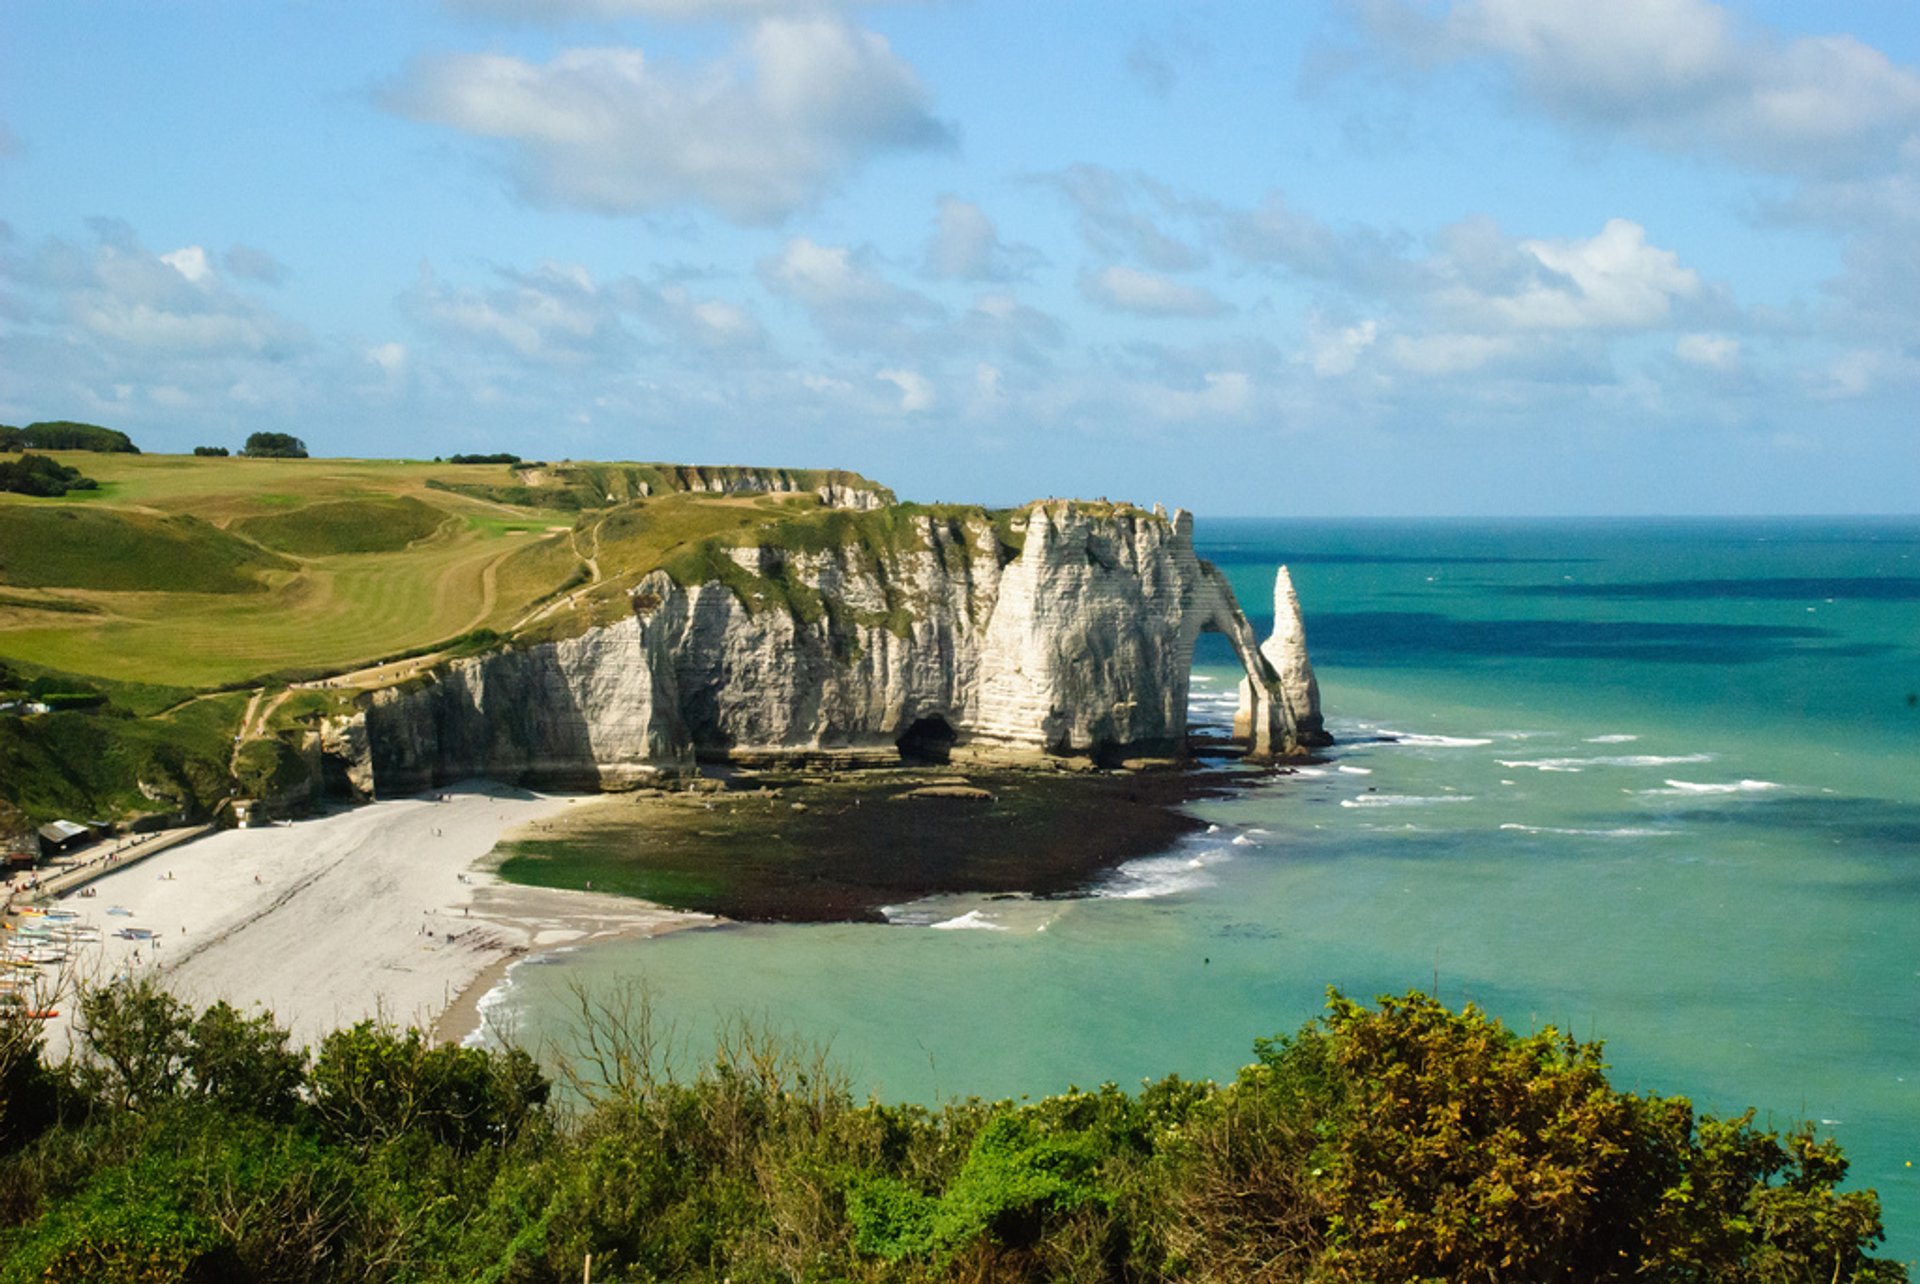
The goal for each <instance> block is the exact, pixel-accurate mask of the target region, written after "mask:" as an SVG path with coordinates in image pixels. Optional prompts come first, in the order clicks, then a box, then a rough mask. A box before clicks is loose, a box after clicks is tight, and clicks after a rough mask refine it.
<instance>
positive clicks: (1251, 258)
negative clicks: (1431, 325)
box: [1219, 191, 1421, 290]
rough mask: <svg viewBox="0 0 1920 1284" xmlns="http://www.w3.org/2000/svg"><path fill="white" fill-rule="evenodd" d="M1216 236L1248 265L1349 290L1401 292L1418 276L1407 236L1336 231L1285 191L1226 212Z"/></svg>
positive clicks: (1357, 229) (1367, 230) (1363, 230)
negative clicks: (1246, 207) (1298, 205)
mask: <svg viewBox="0 0 1920 1284" xmlns="http://www.w3.org/2000/svg"><path fill="white" fill-rule="evenodd" d="M1219 236H1220V241H1221V244H1222V245H1223V246H1224V247H1225V249H1226V250H1227V252H1228V253H1230V254H1232V255H1234V256H1235V257H1237V258H1239V259H1242V260H1244V261H1246V262H1248V263H1253V264H1259V265H1267V266H1274V267H1281V268H1285V269H1286V270H1287V271H1289V272H1293V273H1295V274H1297V275H1299V276H1302V277H1305V278H1307V279H1309V280H1315V281H1325V282H1329V283H1332V284H1337V285H1340V286H1342V287H1345V288H1349V289H1356V290H1398V289H1404V288H1407V287H1408V286H1410V285H1414V284H1417V283H1418V281H1419V279H1420V275H1421V274H1420V269H1419V268H1418V267H1417V265H1414V264H1411V263H1409V261H1408V259H1407V254H1408V251H1409V249H1410V238H1408V237H1406V236H1405V235H1402V234H1396V233H1393V232H1388V231H1383V230H1381V229H1378V228H1371V227H1365V226H1358V227H1351V228H1347V229H1344V230H1336V229H1335V228H1334V227H1332V226H1331V225H1330V224H1328V223H1326V222H1324V221H1323V220H1321V219H1319V218H1316V217H1314V216H1313V215H1311V214H1308V213H1305V212H1304V211H1302V210H1299V209H1297V208H1295V207H1294V205H1293V203H1292V202H1291V201H1289V200H1288V199H1287V197H1286V194H1285V193H1283V192H1277V191H1276V192H1269V193H1267V195H1266V196H1265V198H1264V199H1263V200H1262V201H1261V203H1260V204H1259V205H1258V206H1257V207H1255V208H1254V209H1250V210H1236V211H1228V212H1226V213H1225V214H1224V216H1223V217H1222V218H1221V222H1220V231H1219Z"/></svg>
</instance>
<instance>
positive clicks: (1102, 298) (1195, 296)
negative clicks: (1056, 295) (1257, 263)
mask: <svg viewBox="0 0 1920 1284" xmlns="http://www.w3.org/2000/svg"><path fill="white" fill-rule="evenodd" d="M1080 292H1081V293H1082V294H1084V295H1086V297H1087V298H1088V299H1090V300H1091V301H1093V302H1094V303H1097V304H1099V305H1100V306H1101V307H1103V308H1107V309H1109V310H1110V311H1114V312H1133V313H1138V314H1140V315H1142V316H1154V317H1217V316H1220V315H1221V314H1222V313H1225V312H1227V311H1229V309H1228V307H1227V305H1226V303H1225V302H1224V301H1223V300H1222V299H1221V298H1220V297H1219V296H1218V295H1216V294H1214V293H1213V292H1212V291H1209V290H1203V289H1201V288H1200V287H1199V286H1194V285H1187V284H1184V283H1183V282H1180V281H1176V280H1174V279H1173V278H1171V277H1167V276H1162V275H1160V274H1159V273H1157V272H1142V271H1141V270H1140V269H1138V268H1131V267H1127V266H1125V265H1124V264H1115V265H1114V266H1112V267H1106V268H1102V269H1101V270H1100V271H1098V272H1089V273H1087V274H1085V275H1083V276H1082V277H1081V278H1080Z"/></svg>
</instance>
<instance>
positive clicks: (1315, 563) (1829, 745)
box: [489, 520, 1920, 1260]
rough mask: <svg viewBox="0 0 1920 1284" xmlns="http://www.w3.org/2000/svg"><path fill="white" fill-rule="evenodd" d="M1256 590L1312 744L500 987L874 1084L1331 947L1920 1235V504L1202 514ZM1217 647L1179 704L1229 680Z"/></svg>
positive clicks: (883, 1087) (1089, 1038)
mask: <svg viewBox="0 0 1920 1284" xmlns="http://www.w3.org/2000/svg"><path fill="white" fill-rule="evenodd" d="M1198 534H1199V543H1200V546H1201V554H1202V556H1205V557H1209V558H1211V559H1213V560H1215V561H1216V562H1218V563H1219V564H1220V565H1222V566H1223V567H1224V568H1225V569H1227V570H1228V571H1229V573H1230V574H1231V575H1232V576H1233V579H1234V584H1235V588H1236V591H1237V592H1238V593H1239V595H1240V598H1241V601H1242V603H1243V605H1244V606H1246V607H1247V608H1248V612H1249V614H1250V615H1251V616H1253V617H1254V618H1255V623H1256V625H1258V626H1259V627H1260V628H1261V629H1262V631H1263V632H1264V630H1265V628H1266V627H1267V624H1268V620H1267V618H1266V617H1267V612H1268V611H1269V610H1270V607H1271V604H1270V601H1269V594H1270V591H1271V582H1272V573H1273V568H1274V566H1275V565H1276V564H1278V563H1280V562H1283V561H1284V562H1287V563H1289V564H1290V565H1291V566H1292V569H1293V575H1294V579H1295V582H1296V583H1297V584H1298V586H1299V590H1300V594H1301V598H1302V601H1303V603H1304V605H1305V607H1306V612H1307V627H1308V636H1309V640H1310V643H1311V645H1312V647H1313V653H1314V659H1315V662H1316V666H1317V667H1318V670H1319V674H1320V679H1321V685H1322V689H1323V695H1324V699H1325V704H1326V707H1327V709H1328V711H1329V714H1330V723H1331V726H1332V729H1333V730H1334V732H1335V734H1336V735H1337V736H1339V738H1340V742H1341V743H1340V744H1339V746H1338V747H1337V748H1335V749H1334V750H1332V751H1331V752H1330V753H1329V754H1328V756H1327V759H1326V761H1325V762H1323V763H1320V764H1318V765H1315V766H1313V767H1310V768H1307V769H1304V770H1302V771H1299V772H1297V773H1294V774H1291V775H1281V776H1275V777H1270V778H1263V779H1261V780H1259V781H1258V782H1256V783H1254V784H1253V785H1251V786H1249V787H1248V788H1246V789H1244V790H1242V791H1240V792H1238V793H1237V794H1235V795H1234V796H1232V797H1229V798H1224V799H1219V800H1214V801H1209V802H1202V803H1198V804H1195V805H1194V807H1193V810H1194V812H1195V814H1196V815H1198V816H1199V817H1200V818H1201V819H1203V820H1204V821H1206V822H1207V823H1208V824H1209V825H1211V826H1213V828H1212V829H1211V830H1210V831H1208V832H1201V833H1195V834H1192V835H1190V836H1188V837H1186V838H1183V839H1181V840H1179V841H1178V842H1177V843H1176V844H1174V846H1173V847H1172V848H1171V849H1170V850H1167V851H1164V852H1160V853H1157V854H1155V855H1153V856H1150V857H1146V858H1142V859H1137V860H1133V861H1130V862H1128V863H1126V864H1124V865H1122V866H1120V867H1119V868H1117V869H1112V870H1109V871H1107V872H1105V873H1103V874H1100V875H1097V876H1096V877H1095V879H1094V881H1093V882H1092V884H1091V885H1090V886H1089V887H1088V888H1087V891H1088V893H1089V894H1088V895H1086V896H1084V897H1080V898H1076V899H1064V900H1062V899H1035V898H1024V897H1014V898H992V897H985V896H968V895H956V896H942V897H934V898H928V899H925V900H920V901H914V902H908V903H903V904H898V905H891V906H888V907H887V910H886V915H887V917H888V919H889V920H890V922H889V923H888V924H885V925H875V924H829V925H812V926H804V925H780V926H737V927H729V928H724V929H718V930H711V931H696V932H686V933H680V934H677V935H675V936H671V937H667V938H663V939H661V940H656V941H647V942H639V943H635V944H631V945H614V946H608V947H604V948H595V949H589V950H583V951H579V952H576V953H569V954H562V955H556V956H553V957H551V958H548V959H545V960H541V961H539V962H536V963H530V964H527V965H523V966H521V967H519V968H516V969H515V970H514V972H513V974H512V977H511V980H510V982H509V984H508V985H507V986H506V987H504V988H503V989H502V990H501V991H499V992H497V993H496V994H495V995H494V996H493V998H492V1000H491V1001H490V1005H489V1010H490V1012H491V1014H492V1016H493V1018H494V1019H496V1020H504V1019H511V1020H512V1021H513V1022H514V1023H515V1024H516V1025H517V1027H518V1029H519V1033H520V1036H521V1037H522V1038H525V1039H530V1040H534V1041H539V1040H542V1039H552V1038H557V1037H559V1036H560V1032H561V1030H562V1028H563V1026H564V1022H565V1014H566V1012H567V1010H568V1007H569V1004H568V1000H567V997H566V991H567V986H568V985H569V984H570V983H571V982H574V981H583V982H585V983H587V984H589V985H594V986H597V985H605V984H612V983H615V982H617V981H619V980H637V981H643V982H644V983H645V985H646V986H647V988H648V990H649V991H650V993H651V997H652V1002H653V1005H654V1008H655V1012H656V1015H657V1016H658V1017H659V1018H660V1019H662V1020H665V1021H669V1022H671V1023H672V1024H673V1026H674V1028H675V1031H676V1033H677V1034H678V1035H679V1036H680V1037H681V1039H682V1040H683V1041H684V1042H685V1044H686V1046H688V1047H690V1048H695V1049H699V1048H704V1047H706V1046H710V1043H711V1037H712V1032H713V1031H714V1029H715V1028H716V1026H717V1025H718V1024H719V1023H720V1022H721V1021H723V1020H726V1019H729V1018H733V1017H737V1016H740V1015H745V1016H747V1017H748V1018H750V1019H753V1018H758V1019H763V1020H765V1021H766V1022H767V1023H768V1024H770V1025H771V1026H772V1028H774V1029H776V1030H780V1031H784V1032H787V1033H789V1034H791V1035H793V1036H796V1037H798V1038H800V1039H803V1040H814V1041H821V1042H825V1043H827V1044H829V1046H830V1049H831V1053H832V1055H833V1058H834V1060H835V1061H836V1062H837V1063H838V1064H839V1065H840V1066H841V1067H843V1068H844V1069H845V1070H846V1071H847V1072H848V1073H849V1074H850V1076H851V1077H852V1079H853V1082H854V1083H855V1085H856V1086H857V1087H858V1088H859V1089H861V1090H872V1091H874V1092H876V1093H879V1094H880V1095H882V1096H884V1097H888V1098H908V1099H918V1100H933V1099H937V1098H940V1097H945V1096H958V1095H981V1096H1013V1097H1018V1096H1022V1095H1032V1096H1038V1095H1042V1094H1046V1093H1050V1092H1057V1091H1060V1090H1062V1089H1064V1088H1065V1087H1067V1086H1068V1085H1069V1084H1079V1085H1082V1086H1089V1085H1092V1084H1096V1083H1099V1082H1101V1081H1103V1080H1113V1081H1116V1082H1119V1083H1122V1084H1132V1083H1134V1082H1137V1081H1138V1080H1139V1079H1141V1078H1142V1077H1158V1076H1160V1075H1163V1074H1167V1073H1171V1072H1178V1073H1180V1074H1183V1075H1187V1076H1194V1077H1215V1078H1220V1077H1225V1076H1229V1075H1231V1074H1232V1073H1233V1071H1234V1070H1235V1069H1236V1068H1237V1067H1238V1066H1240V1065H1241V1064H1243V1063H1244V1062H1245V1061H1247V1060H1248V1059H1249V1057H1250V1052H1251V1043H1252V1040H1253V1039H1254V1037H1255V1036H1257V1035H1262V1034H1270V1033H1274V1032H1278V1031H1289V1030H1292V1029H1294V1028H1296V1027H1297V1026H1299V1025H1300V1024H1301V1023H1302V1022H1303V1021H1305V1020H1307V1019H1309V1018H1311V1017H1313V1016H1314V1015H1316V1014H1317V1013H1318V1012H1319V1011H1320V1010H1321V1008H1322V1005H1323V1002H1324V996H1325V990H1326V987H1327V986H1329V985H1334V986H1338V987H1340V988H1341V989H1342V990H1344V991H1345V992H1347V993H1348V994H1351V995H1357V996H1367V995H1372V994H1376V993H1382V992H1395V991H1405V990H1408V989H1411V988H1418V989H1421V990H1431V989H1434V988H1435V987H1436V985H1437V988H1438V992H1439V994H1440V997H1441V998H1443V999H1445V1000H1447V1001H1448V1002H1450V1003H1455V1004H1458V1003H1461V1002H1464V1001H1469V1000H1470V1001H1472V1002H1475V1003H1478V1004H1480V1005H1481V1006H1483V1007H1485V1008H1486V1009H1488V1010H1489V1011H1490V1012H1492V1013H1493V1014H1494V1015H1496V1016H1499V1017H1501V1018H1502V1019H1504V1020H1505V1021H1507V1022H1508V1023H1509V1024H1511V1025H1514V1026H1517V1027H1520V1028H1523V1029H1524V1028H1533V1027H1536V1026H1539V1025H1542V1024H1546V1023H1553V1024H1556V1025H1558V1026H1560V1027H1561V1028H1562V1029H1565V1030H1568V1031H1570V1032H1572V1033H1573V1034H1575V1035H1577V1036H1579V1037H1581V1038H1600V1039H1604V1040H1605V1041H1606V1043H1607V1049H1608V1060H1609V1061H1610V1062H1611V1064H1612V1066H1613V1071H1612V1074H1613V1078H1614V1081H1615V1083H1616V1084H1618V1085H1620V1086H1622V1087H1627V1088H1636V1089H1647V1090H1656V1091H1660V1092H1664V1093H1675V1094H1682V1095H1688V1096H1691V1097H1692V1098H1693V1099H1694V1100H1695V1102H1696V1104H1698V1105H1699V1106H1701V1107H1702V1108H1707V1109H1713V1110H1716V1111H1721V1112H1727V1111H1736V1110H1739V1109H1742V1108H1744V1107H1746V1106H1749V1105H1751V1106H1754V1107H1756V1108H1758V1110H1759V1111H1760V1118H1761V1121H1762V1122H1770V1123H1772V1124H1774V1125H1776V1126H1784V1125H1785V1124H1787V1123H1788V1122H1790V1121H1792V1120H1797V1119H1800V1118H1811V1119H1814V1120H1816V1121H1819V1122H1820V1123H1821V1124H1822V1125H1823V1127H1824V1128H1825V1129H1826V1130H1827V1131H1829V1132H1831V1133H1832V1134H1833V1135H1834V1136H1835V1137H1837V1138H1838V1139H1839V1140H1840V1141H1841V1142H1842V1143H1843V1144H1844V1146H1845V1147H1846V1150H1847V1154H1848V1156H1849V1157H1850V1158H1851V1159H1852V1161H1853V1164H1854V1168H1853V1179H1852V1184H1855V1185H1861V1186H1874V1187H1876V1188H1878V1190H1879V1191H1880V1194H1881V1198H1882V1201H1883V1205H1884V1209H1885V1215H1886V1221H1887V1226H1888V1230H1889V1233H1890V1235H1889V1243H1888V1251H1889V1252H1891V1253H1893V1254H1895V1255H1897V1256H1899V1257H1902V1258H1904V1259H1909V1260H1910V1259H1913V1258H1915V1257H1916V1256H1920V1168H1916V1167H1908V1164H1910V1163H1912V1164H1920V708H1917V707H1916V705H1920V696H1916V695H1915V693H1916V692H1917V691H1920V523H1915V522H1913V521H1911V520H1906V521H1870V520H1852V521H1840V520H1835V521H1773V522H1768V521H1745V522H1731V521H1714V522H1706V521H1701V522H1607V523H1597V522H1588V523H1581V522H1509V523H1498V524H1494V523H1476V522H1420V523H1416V522H1396V523H1385V522H1380V523H1364V522H1344V523H1341V522H1306V521H1298V522H1294V521H1289V522H1273V521H1238V522H1234V521H1218V520H1215V521H1202V522H1200V523H1199V532H1198ZM1228 664H1229V661H1228V657H1227V656H1226V655H1225V654H1224V653H1215V652H1212V651H1210V650H1207V649H1206V648H1204V647H1203V649H1202V653H1201V655H1200V656H1199V657H1198V658H1197V661H1196V680H1195V686H1194V695H1193V709H1194V713H1195V716H1196V719H1197V720H1201V721H1206V722H1211V723H1213V724H1216V725H1218V724H1219V723H1221V722H1222V721H1224V720H1227V719H1230V717H1231V707H1232V693H1233V681H1234V674H1233V672H1232V670H1231V669H1230V668H1229V667H1228Z"/></svg>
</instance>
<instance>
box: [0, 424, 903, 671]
mask: <svg viewBox="0 0 1920 1284" xmlns="http://www.w3.org/2000/svg"><path fill="white" fill-rule="evenodd" d="M62 457H63V458H66V456H62ZM74 458H78V457H77V456H75V457H74ZM84 462H85V466H86V468H87V470H88V473H89V475H90V476H92V477H94V478H96V479H97V480H98V481H99V483H100V488H99V489H98V490H95V491H89V492H84V493H78V494H73V495H69V496H66V497H64V498H61V499H38V498H32V497H27V496H17V495H0V659H4V660H6V661H8V662H10V663H12V664H13V665H14V666H15V667H17V668H20V669H22V670H23V671H26V672H30V673H40V672H47V671H53V672H57V673H63V674H71V675H76V676H80V677H85V678H88V679H94V680H100V681H105V682H108V683H113V684H146V685H151V686H157V687H165V688H175V689H180V690H183V691H186V692H192V691H204V690H212V689H217V688H222V687H231V686H237V685H250V684H254V683H258V682H263V681H268V680H272V679H276V678H277V679H279V680H281V681H285V680H289V679H296V678H301V677H319V676H323V675H335V674H341V673H345V672H349V671H352V670H356V669H359V668H361V667H362V666H366V665H369V664H373V663H375V662H377V661H380V660H382V659H386V658H391V657H394V656H398V655H402V654H409V653H411V654H420V653H424V652H431V651H434V650H436V649H439V648H441V647H443V646H447V645H450V644H454V643H455V642H457V641H458V640H460V639H463V638H472V637H474V636H482V637H489V638H492V637H513V636H516V635H519V634H520V633H522V632H523V631H525V630H529V629H534V630H537V631H538V632H539V633H541V634H543V635H548V636H551V635H553V634H554V633H555V632H556V631H558V632H567V631H578V630H579V629H581V628H584V627H586V626H587V625H588V624H590V623H591V622H593V620H594V619H596V618H598V616H599V615H600V614H602V613H603V612H604V609H605V608H606V607H607V606H608V605H609V604H610V603H613V602H614V601H615V599H616V598H617V597H619V596H620V595H622V594H623V593H624V588H625V587H627V586H630V585H631V584H632V583H633V582H635V581H637V580H638V578H639V577H640V576H641V575H643V574H645V573H646V571H648V570H651V569H652V568H654V567H656V566H659V565H662V564H664V563H665V562H667V561H668V560H669V559H671V558H672V557H674V556H676V555H677V554H679V553H680V552H682V551H683V550H684V548H685V547H686V546H687V545H689V544H690V543H697V542H700V541H704V540H708V539H711V538H715V537H724V536H728V535H730V534H733V533H735V532H746V531H750V530H751V529H753V528H755V527H758V526H761V525H764V524H769V523H772V524H775V525H778V526H779V527H780V528H782V529H790V528H791V529H798V528H799V527H801V526H804V524H805V522H806V521H807V520H808V519H809V518H811V517H814V516H818V515H821V514H825V513H829V512H831V511H835V510H829V509H828V508H827V507H826V505H825V501H824V500H823V499H822V498H821V497H820V495H819V494H817V493H816V492H820V491H822V490H826V491H829V492H830V493H833V494H837V495H842V496H844V495H847V494H850V493H857V492H864V493H865V494H866V495H870V496H871V497H872V499H871V500H870V501H869V502H878V503H881V504H889V503H891V501H892V499H893V496H892V493H891V492H890V491H888V490H886V489H885V488H884V487H881V486H878V485H876V484H875V483H873V482H871V481H869V480H867V479H866V478H864V477H861V476H859V475H858V474H855V473H848V472H841V471H833V470H824V469H775V468H765V469H761V468H743V467H704V466H702V467H695V466H688V465H677V464H645V463H636V464H629V463H573V462H567V463H558V464H520V465H505V464H444V463H426V462H416V461H404V460H355V459H247V458H237V457H236V458H195V457H192V456H180V455H137V454H120V455H103V454H88V455H86V456H85V457H84ZM770 491H777V492H778V493H770ZM875 511H879V512H885V511H889V510H887V509H885V508H882V509H879V510H875ZM743 538H746V539H749V540H751V539H755V538H759V537H755V536H752V535H743Z"/></svg>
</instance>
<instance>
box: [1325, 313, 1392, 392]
mask: <svg viewBox="0 0 1920 1284" xmlns="http://www.w3.org/2000/svg"><path fill="white" fill-rule="evenodd" d="M1379 334H1380V325H1379V323H1378V322H1376V321H1362V322H1360V323H1359V324H1358V325H1349V326H1338V327H1329V326H1327V325H1326V324H1325V323H1324V322H1322V321H1321V320H1320V318H1319V317H1317V316H1316V317H1313V318H1312V319H1311V320H1310V321H1309V323H1308V326H1307V349H1308V357H1307V363H1308V364H1309V365H1311V366H1312V367H1313V372H1314V373H1315V374H1317V375H1320V376H1322V377H1323V378H1324V377H1332V376H1336V375H1343V374H1350V373H1352V371H1353V368H1354V367H1355V366H1357V365H1358V364H1360V355H1361V354H1362V353H1363V352H1365V351H1366V350H1367V349H1368V348H1370V347H1372V346H1373V341H1374V340H1375V339H1376V338H1378V337H1379Z"/></svg>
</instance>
